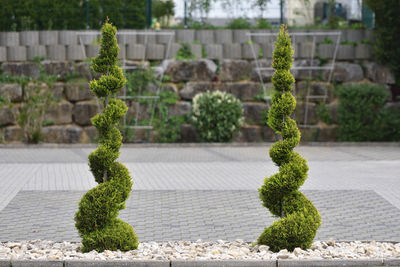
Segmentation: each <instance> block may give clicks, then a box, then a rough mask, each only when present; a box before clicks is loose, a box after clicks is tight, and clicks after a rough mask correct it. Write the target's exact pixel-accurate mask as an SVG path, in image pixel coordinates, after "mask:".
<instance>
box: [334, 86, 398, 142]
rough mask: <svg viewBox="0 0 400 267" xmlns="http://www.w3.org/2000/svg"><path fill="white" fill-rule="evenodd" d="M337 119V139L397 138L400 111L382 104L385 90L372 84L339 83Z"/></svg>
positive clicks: (383, 139) (372, 139)
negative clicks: (340, 84) (341, 84)
mask: <svg viewBox="0 0 400 267" xmlns="http://www.w3.org/2000/svg"><path fill="white" fill-rule="evenodd" d="M337 95H338V97H339V100H340V102H339V107H338V122H339V140H340V141H356V142H357V141H396V140H397V141H398V140H400V138H399V132H400V123H399V117H400V111H399V110H398V109H396V108H385V107H384V105H385V103H386V101H388V99H389V92H388V90H387V89H386V88H385V87H383V86H380V85H375V84H347V85H343V86H341V87H340V88H339V89H338V91H337Z"/></svg>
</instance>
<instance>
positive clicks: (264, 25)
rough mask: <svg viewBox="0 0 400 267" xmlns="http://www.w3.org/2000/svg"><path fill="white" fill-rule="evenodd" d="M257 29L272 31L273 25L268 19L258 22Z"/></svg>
mask: <svg viewBox="0 0 400 267" xmlns="http://www.w3.org/2000/svg"><path fill="white" fill-rule="evenodd" d="M256 25H257V29H268V30H269V29H272V26H271V23H269V21H268V20H266V19H259V20H257V24H256Z"/></svg>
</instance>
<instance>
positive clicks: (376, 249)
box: [0, 239, 400, 260]
mask: <svg viewBox="0 0 400 267" xmlns="http://www.w3.org/2000/svg"><path fill="white" fill-rule="evenodd" d="M80 247H81V243H72V242H53V241H44V240H43V241H42V240H33V241H22V242H3V243H0V259H13V260H17V259H19V260H134V259H136V260H176V259H180V260H276V259H364V260H365V259H382V258H385V259H387V258H398V259H400V243H395V244H393V243H383V242H375V241H372V242H360V241H354V242H335V241H334V240H333V239H331V240H329V241H327V242H321V241H316V242H314V244H313V245H312V247H311V248H310V249H307V250H302V249H300V248H296V249H295V250H294V251H293V252H292V253H289V252H288V251H287V250H282V251H280V252H279V253H273V252H271V251H270V250H269V248H268V246H258V245H254V244H251V243H249V242H244V241H243V240H236V241H234V242H227V241H223V240H218V241H213V242H204V241H202V240H197V241H196V242H189V241H176V242H162V243H159V242H144V243H141V244H140V245H139V248H138V249H137V250H132V251H127V252H121V251H108V250H106V251H104V252H103V253H97V252H96V251H91V252H89V253H81V252H80Z"/></svg>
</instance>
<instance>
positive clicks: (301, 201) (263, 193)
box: [258, 25, 321, 252]
mask: <svg viewBox="0 0 400 267" xmlns="http://www.w3.org/2000/svg"><path fill="white" fill-rule="evenodd" d="M275 47H276V48H275V50H274V54H273V62H272V67H273V68H274V69H275V74H274V76H273V78H272V82H273V84H274V88H275V90H276V93H275V95H274V96H273V99H272V105H271V108H270V110H269V112H268V125H269V126H270V127H271V128H272V129H273V130H274V131H275V132H276V133H277V134H279V135H280V136H281V137H282V138H281V140H280V141H278V142H276V143H275V144H274V145H273V146H272V148H271V149H270V151H269V155H270V157H271V159H272V161H273V162H275V164H276V165H278V166H279V173H277V174H274V175H272V176H271V177H267V178H265V180H264V185H263V186H262V187H261V188H260V189H259V193H260V198H261V200H262V201H263V205H264V206H265V207H266V208H268V209H269V210H270V211H271V213H272V214H274V215H275V216H279V217H281V219H280V220H278V221H275V222H274V223H273V224H272V225H271V226H270V227H268V228H265V230H264V232H263V233H262V234H261V236H260V237H259V238H258V243H259V244H263V245H268V246H269V247H270V249H271V250H272V251H275V252H276V251H279V250H281V249H287V250H290V251H292V250H294V249H295V248H296V247H300V248H303V249H306V248H309V247H310V246H311V244H312V242H313V239H314V237H315V234H316V233H317V229H318V228H319V226H320V225H321V216H320V215H319V213H318V210H317V209H316V208H315V207H314V205H313V204H312V203H311V201H310V200H308V199H307V198H306V197H305V196H304V194H302V193H301V192H299V191H298V189H299V187H300V186H301V185H302V184H303V183H304V181H305V179H306V178H307V172H308V166H307V163H306V160H305V159H303V158H302V157H301V156H300V155H299V154H298V153H296V152H294V151H293V149H294V148H295V147H296V146H297V145H298V144H299V142H300V131H299V130H298V128H297V125H296V121H294V120H292V119H291V118H290V115H291V114H292V112H293V111H294V109H295V107H296V99H295V98H294V97H293V95H292V93H291V90H292V87H293V84H294V78H293V76H292V74H291V73H290V68H291V67H292V63H293V53H294V51H293V49H292V46H291V39H290V37H289V34H288V33H287V31H286V26H284V25H282V27H281V29H280V32H279V33H278V38H277V41H276V43H275Z"/></svg>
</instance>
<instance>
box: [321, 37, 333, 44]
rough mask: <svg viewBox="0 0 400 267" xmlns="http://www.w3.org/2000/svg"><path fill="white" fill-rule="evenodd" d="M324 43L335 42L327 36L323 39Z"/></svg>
mask: <svg viewBox="0 0 400 267" xmlns="http://www.w3.org/2000/svg"><path fill="white" fill-rule="evenodd" d="M322 44H333V41H332V39H330V38H328V37H325V39H324V40H323V41H322Z"/></svg>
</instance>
